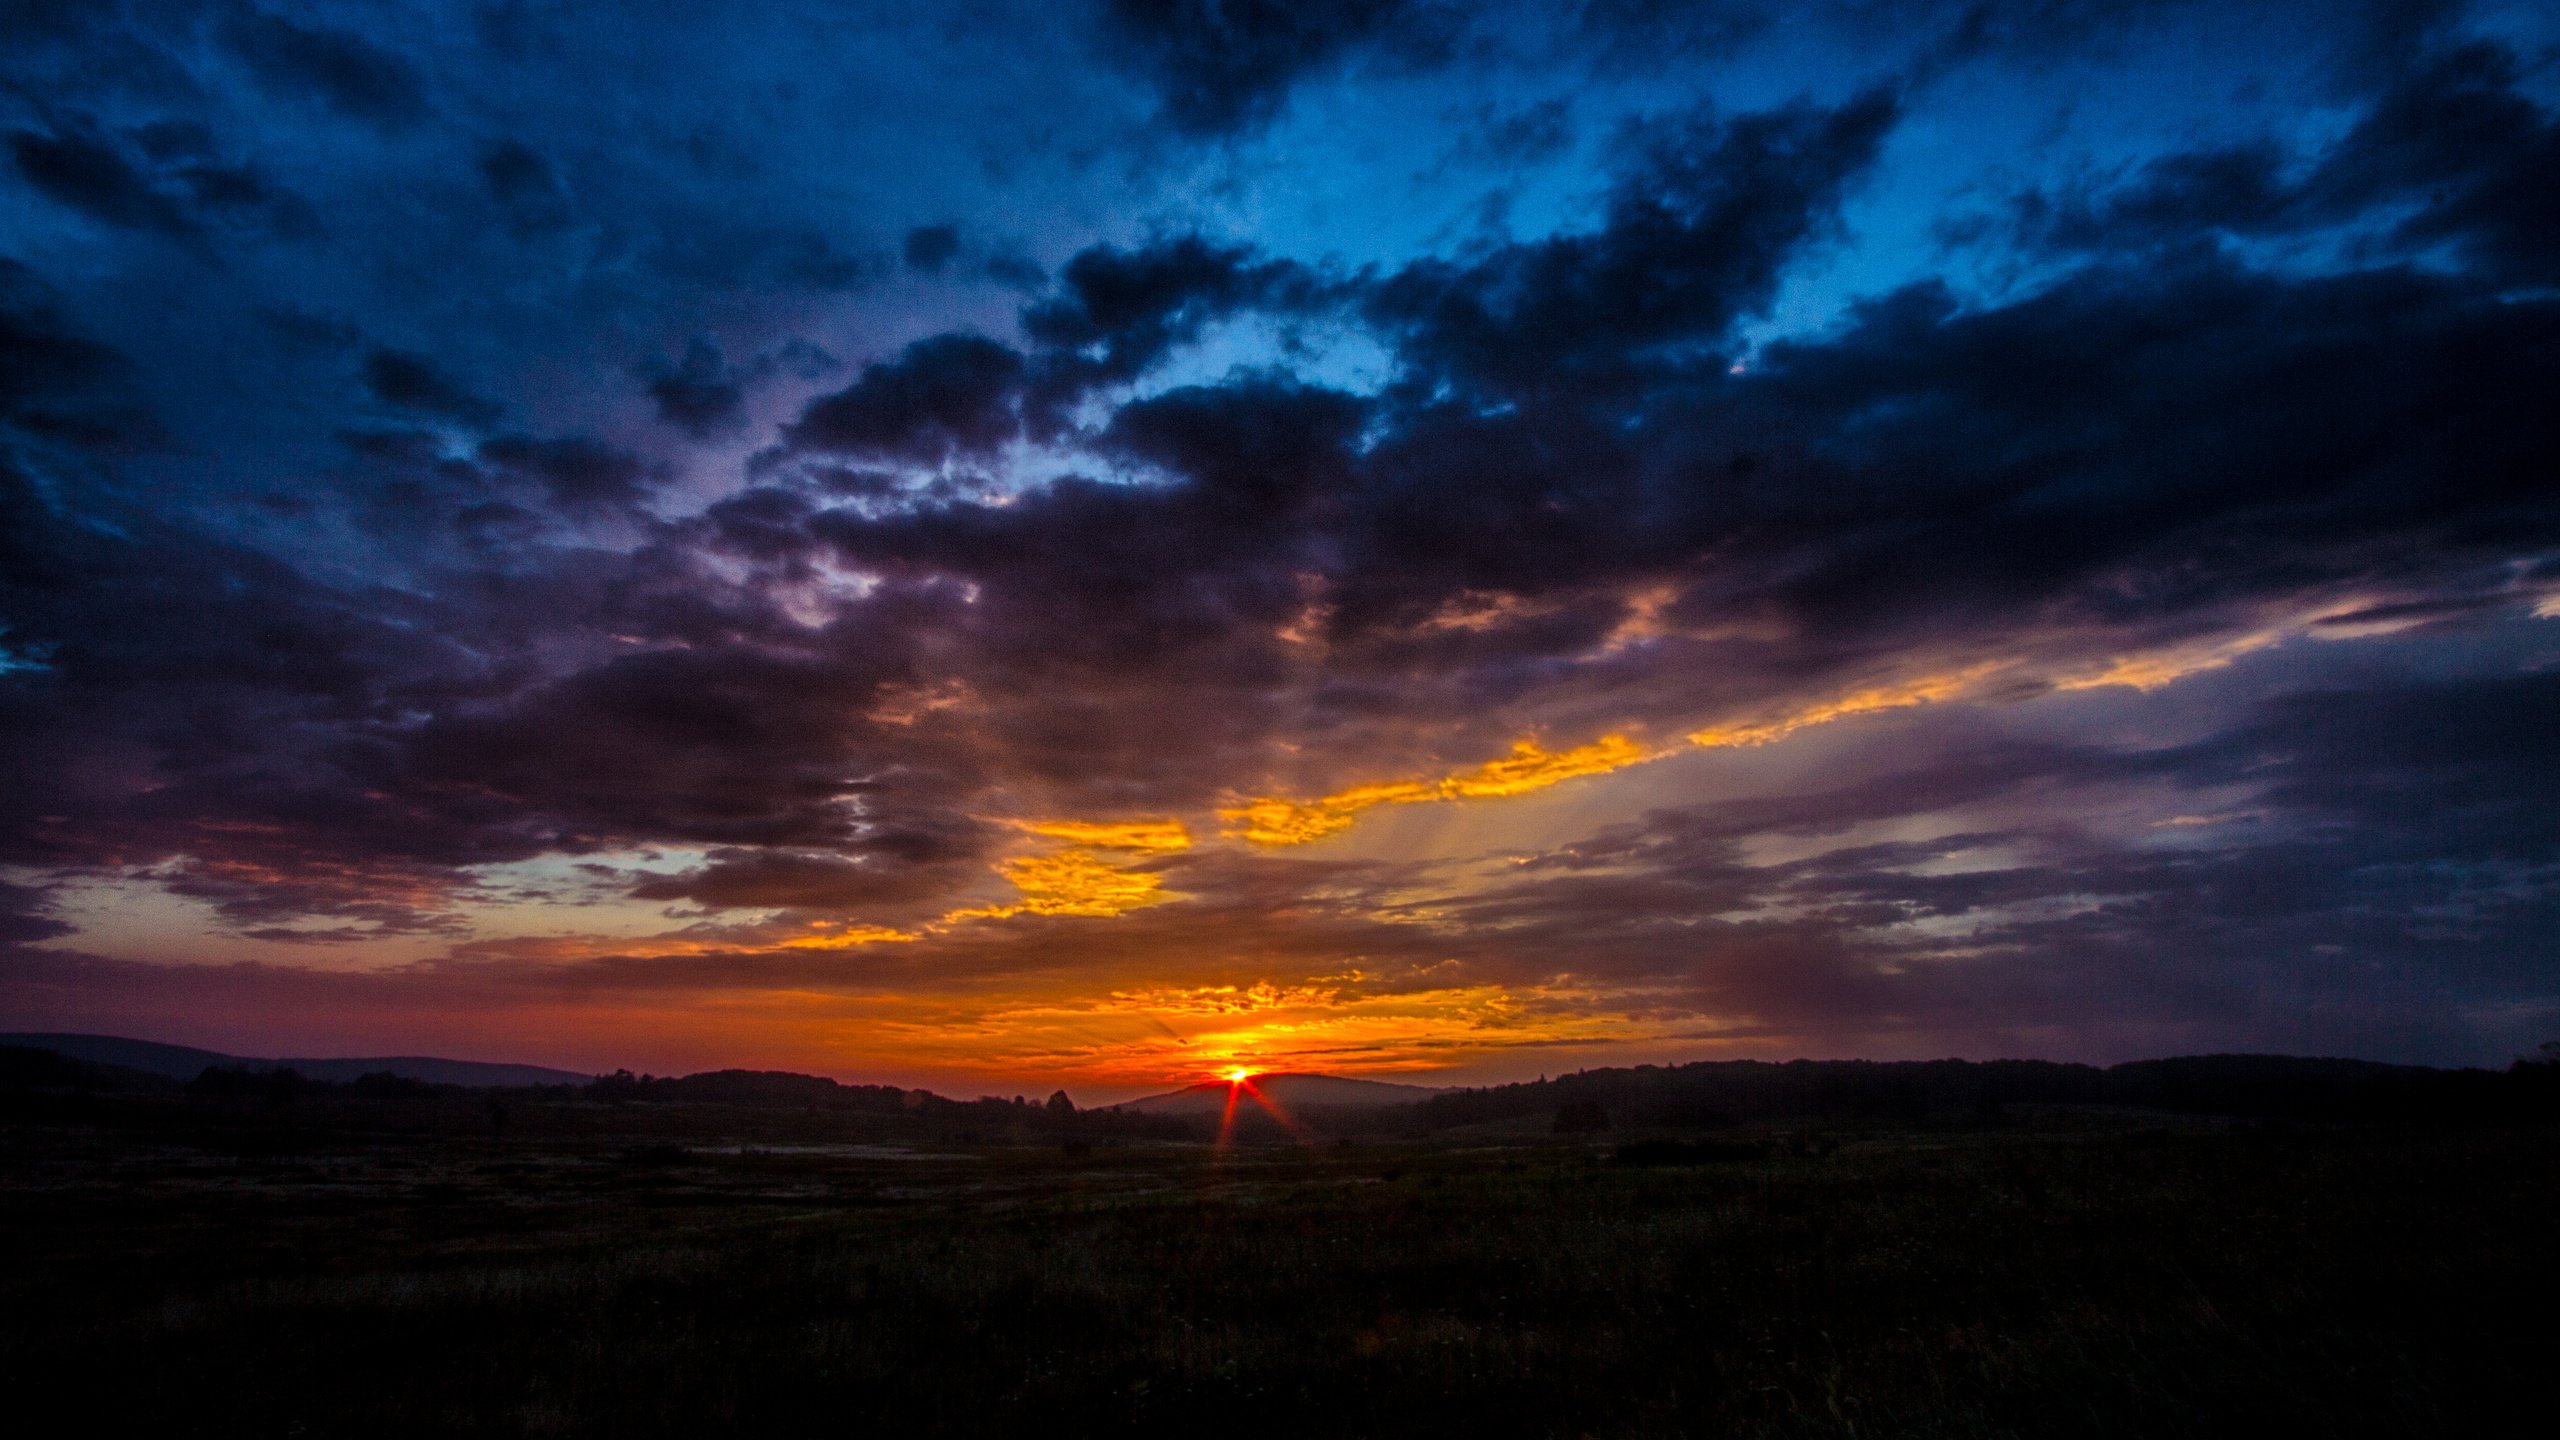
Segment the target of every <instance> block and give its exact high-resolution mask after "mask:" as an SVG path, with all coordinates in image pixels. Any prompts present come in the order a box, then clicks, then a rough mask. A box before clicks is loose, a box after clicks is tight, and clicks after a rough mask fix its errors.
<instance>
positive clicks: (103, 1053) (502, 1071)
mask: <svg viewBox="0 0 2560 1440" xmlns="http://www.w3.org/2000/svg"><path fill="white" fill-rule="evenodd" d="M0 1045H17V1046H24V1047H25V1048H27V1049H30V1050H50V1051H52V1052H53V1053H55V1054H57V1055H62V1056H66V1057H68V1058H70V1059H73V1060H83V1061H87V1062H88V1063H90V1064H93V1065H121V1066H123V1067H124V1068H126V1069H128V1070H140V1071H142V1072H143V1073H145V1074H149V1075H165V1076H167V1077H168V1078H170V1079H172V1080H193V1079H194V1078H196V1077H197V1076H198V1075H201V1074H203V1073H204V1072H205V1071H206V1070H207V1069H209V1068H213V1067H217V1066H219V1067H221V1068H223V1069H227V1070H292V1071H296V1072H298V1073H300V1074H301V1076H302V1077H303V1078H304V1079H306V1080H325V1081H328V1082H330V1083H331V1084H343V1083H344V1082H346V1081H349V1080H353V1079H355V1078H356V1077H358V1076H360V1075H379V1074H383V1073H386V1072H387V1073H389V1074H393V1075H397V1076H399V1077H400V1078H401V1079H403V1080H423V1081H425V1082H427V1083H428V1084H430V1085H465V1086H475V1087H494V1086H511V1085H584V1084H586V1083H587V1082H588V1081H590V1080H593V1079H594V1078H595V1077H594V1076H592V1075H582V1074H579V1073H578V1072H577V1071H574V1070H554V1069H552V1068H551V1067H549V1066H547V1065H503V1064H492V1063H490V1062H487V1061H482V1060H447V1059H444V1058H442V1057H441V1056H435V1055H376V1056H367V1057H361V1058H355V1059H343V1060H331V1059H312V1058H305V1057H293V1058H287V1059H281V1060H260V1059H253V1058H251V1057H248V1056H243V1055H225V1054H223V1053H222V1052H221V1051H219V1050H199V1049H196V1048H195V1047H194V1046H191V1045H163V1044H161V1043H159V1042H158V1041H156V1040H128V1039H125V1038H124V1037H122V1036H119V1035H65V1034H54V1033H48V1032H37V1033H19V1034H7V1035H0Z"/></svg>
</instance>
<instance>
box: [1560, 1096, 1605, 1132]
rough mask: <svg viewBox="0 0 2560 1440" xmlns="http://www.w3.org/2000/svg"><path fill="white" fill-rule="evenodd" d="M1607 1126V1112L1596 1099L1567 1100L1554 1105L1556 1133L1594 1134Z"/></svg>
mask: <svg viewBox="0 0 2560 1440" xmlns="http://www.w3.org/2000/svg"><path fill="white" fill-rule="evenodd" d="M1608 1128H1609V1112H1608V1111H1606V1110H1603V1109H1601V1108H1600V1102H1599V1101H1597V1100H1568V1101H1566V1102H1565V1103H1564V1104H1562V1105H1559V1106H1557V1107H1556V1133H1557V1134H1559V1135H1596V1134H1598V1133H1599V1132H1601V1131H1603V1130H1606V1129H1608Z"/></svg>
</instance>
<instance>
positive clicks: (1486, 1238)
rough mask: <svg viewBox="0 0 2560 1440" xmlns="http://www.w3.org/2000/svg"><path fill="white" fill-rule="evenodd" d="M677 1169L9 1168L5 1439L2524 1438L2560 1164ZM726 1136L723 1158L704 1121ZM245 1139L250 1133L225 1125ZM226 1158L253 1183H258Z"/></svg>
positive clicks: (688, 1154)
mask: <svg viewBox="0 0 2560 1440" xmlns="http://www.w3.org/2000/svg"><path fill="white" fill-rule="evenodd" d="M686 1124H687V1125H688V1126H689V1127H691V1128H690V1129H689V1130H688V1132H687V1133H688V1135H689V1136H690V1137H691V1138H689V1139H688V1141H687V1142H686V1146H685V1147H684V1149H683V1150H682V1151H681V1152H680V1153H679V1154H677V1155H676V1156H674V1157H672V1158H671V1157H669V1156H668V1155H666V1154H664V1153H657V1154H654V1155H644V1154H642V1153H641V1152H642V1151H644V1150H646V1148H647V1147H648V1146H649V1145H653V1144H655V1145H665V1144H668V1143H671V1142H668V1141H666V1140H663V1139H651V1138H650V1137H647V1136H637V1137H635V1136H633V1135H627V1134H626V1135H616V1134H613V1133H610V1132H611V1126H610V1125H603V1124H598V1125H593V1126H588V1127H584V1129H583V1130H582V1128H581V1127H578V1126H566V1127H561V1128H562V1131H563V1136H566V1137H567V1138H562V1137H561V1136H555V1137H552V1138H540V1139H519V1140H514V1141H510V1142H507V1143H503V1144H501V1143H496V1142H492V1141H489V1140H486V1139H470V1138H465V1137H462V1136H457V1135H450V1134H448V1135H434V1134H420V1135H411V1136H405V1137H403V1136H383V1135H368V1134H364V1133H361V1132H360V1131H356V1130H352V1129H343V1128H341V1129H328V1130H324V1131H319V1132H315V1133H305V1134H302V1135H300V1136H298V1137H296V1138H295V1139H294V1143H291V1144H275V1145H267V1146H262V1147H243V1146H240V1145H238V1144H232V1143H228V1142H226V1143H224V1144H220V1145H213V1146H210V1147H208V1146H204V1145H200V1144H195V1143H190V1142H189V1141H188V1140H187V1138H186V1136H185V1132H184V1130H183V1127H181V1128H179V1129H174V1130H172V1129H168V1128H166V1127H163V1128H162V1129H160V1130H151V1129H148V1128H147V1127H146V1128H139V1129H137V1128H133V1127H127V1128H124V1129H116V1128H113V1127H101V1126H97V1125H83V1124H76V1123H68V1122H63V1121H58V1120H56V1121H46V1122H42V1123H27V1124H19V1125H13V1126H12V1127H10V1128H9V1129H8V1131H7V1133H6V1146H7V1149H6V1159H7V1161H8V1165H7V1168H6V1172H5V1175H6V1178H5V1181H0V1206H5V1212H0V1214H5V1220H6V1225H5V1233H6V1235H7V1237H8V1239H7V1244H8V1246H9V1251H8V1253H7V1255H6V1260H7V1279H6V1280H5V1282H0V1285H5V1289H0V1295H5V1298H6V1301H7V1307H6V1308H7V1316H8V1319H7V1324H6V1327H5V1331H0V1366H5V1370H6V1374H7V1378H8V1380H9V1382H10V1385H11V1389H12V1391H13V1393H14V1394H15V1395H16V1396H18V1397H20V1399H19V1404H20V1406H21V1408H23V1409H51V1408H53V1407H52V1405H50V1404H47V1403H46V1402H47V1401H52V1402H56V1403H60V1402H68V1403H70V1404H72V1405H74V1406H76V1407H77V1413H80V1414H82V1415H83V1416H84V1417H86V1418H88V1419H89V1420H90V1421H92V1422H94V1423H104V1424H106V1425H108V1426H111V1427H120V1426H122V1425H133V1426H150V1427H154V1428H155V1429H159V1430H163V1431H174V1432H175V1433H182V1434H251V1433H256V1434H310V1435H334V1434H369V1435H407V1434H437V1435H484V1434H494V1435H515V1434H543V1435H612V1436H651V1435H679V1434H681V1435H699V1434H703V1433H738V1434H756V1435H801V1434H809V1435H816V1434H826V1435H845V1434H861V1433H876V1434H884V1435H906V1434H937V1435H938V1434H951V1435H1011V1434H1040V1435H1048V1434H1068V1435H1082V1434H1100V1433H1109V1434H1114V1435H1131V1434H1138V1435H1151V1434H1164V1435H1176V1434H1179V1435H1186V1436H1199V1435H1213V1436H1220V1437H1225V1436H1259V1435H1275V1436H1281V1435H1285V1436H1305V1435H1471V1436H1484V1435H1501V1436H1511V1435H1521V1436H1561V1437H1578V1436H1586V1435H1589V1436H1674V1435H1951V1436H1954V1435H1963V1436H1975V1435H1980V1436H1992V1435H2020V1436H2029V1435H2033V1436H2042V1435H2057V1434H2069V1435H2093V1436H2105V1435H2140V1436H2163V1435H2219V1434H2230V1433H2240V1432H2296V1433H2323V1434H2461V1435H2478V1434H2491V1433H2502V1432H2504V1433H2533V1431H2534V1429H2535V1427H2534V1426H2533V1425H2532V1424H2531V1423H2530V1421H2531V1420H2532V1419H2534V1418H2537V1417H2536V1413H2535V1407H2546V1408H2545V1409H2544V1411H2543V1413H2542V1416H2541V1417H2539V1418H2543V1419H2545V1420H2546V1421H2547V1404H2548V1401H2547V1398H2546V1397H2547V1394H2548V1377H2547V1370H2548V1366H2549V1364H2550V1357H2551V1354H2552V1349H2551V1345H2552V1341H2553V1339H2554V1325H2553V1301H2554V1297H2555V1290H2554V1287H2553V1283H2552V1282H2553V1279H2554V1276H2555V1265H2554V1260H2555V1251H2560V1240H2556V1239H2555V1236H2554V1234H2553V1230H2552V1226H2551V1211H2550V1197H2551V1196H2552V1195H2553V1194H2554V1193H2560V1192H2555V1188H2554V1185H2553V1181H2554V1180H2555V1179H2560V1174H2555V1171H2556V1170H2560V1161H2555V1148H2554V1146H2553V1145H2552V1143H2551V1141H2552V1139H2553V1136H2552V1135H2550V1134H2549V1133H2547V1132H2542V1131H2533V1130H2514V1129H2484V1130H2462V1131H2451V1132H2441V1133H2426V1132H2416V1131H2410V1130H2379V1129H2363V1130H2352V1129H2337V1130H2329V1129H2295V1130H2290V1131H2262V1130H2245V1129H2234V1128H2228V1127H2216V1126H2211V1125H2192V1124H2191V1125H2183V1126H2180V1127H2178V1128H2174V1129H2171V1128H2158V1127H2153V1126H2148V1125H2145V1124H2143V1123H2141V1122H2138V1121H2132V1120H2122V1121H2103V1122H2093V1121H2089V1120H2087V1119H2085V1118H2080V1119H2068V1120H2063V1121H2057V1123H2054V1124H2051V1125H2044V1126H2037V1125H2029V1126H2024V1127H2018V1126H2011V1127H2002V1128H1997V1129H1990V1130H1984V1131H1979V1132H1969V1133H1968V1132H1952V1133H1948V1132H1920V1131H1889V1130H1888V1131H1871V1132H1866V1133H1861V1134H1852V1135H1847V1136H1844V1137H1842V1138H1843V1140H1844V1141H1845V1143H1843V1144H1841V1145H1840V1146H1839V1148H1838V1149H1837V1150H1836V1152H1835V1153H1830V1154H1822V1153H1815V1152H1808V1153H1801V1154H1799V1153H1792V1150H1793V1147H1788V1146H1770V1147H1765V1153H1758V1152H1748V1153H1746V1150H1745V1147H1724V1146H1720V1147H1712V1148H1709V1149H1704V1150H1698V1151H1695V1152H1693V1158H1694V1159H1695V1163H1685V1164H1669V1165H1666V1164H1659V1163H1657V1164H1650V1165H1642V1164H1639V1165H1612V1164H1608V1163H1604V1162H1605V1160H1606V1157H1607V1156H1608V1155H1609V1154H1610V1152H1611V1150H1612V1148H1613V1147H1612V1144H1611V1141H1612V1140H1613V1139H1624V1138H1625V1137H1600V1138H1598V1139H1596V1140H1594V1141H1592V1142H1590V1143H1588V1144H1585V1143H1582V1142H1564V1141H1559V1140H1553V1139H1548V1138H1545V1137H1524V1136H1514V1137H1508V1138H1500V1137H1486V1136H1478V1137H1475V1139H1473V1140H1472V1141H1470V1140H1468V1139H1465V1138H1461V1139H1458V1140H1454V1141H1447V1142H1443V1143H1440V1144H1434V1145H1425V1144H1420V1143H1411V1144H1372V1145H1364V1146H1361V1147H1358V1148H1336V1147H1331V1146H1326V1147H1320V1148H1316V1149H1312V1150H1308V1149H1300V1148H1297V1147H1278V1146H1273V1147H1246V1148H1243V1149H1240V1150H1238V1151H1236V1152H1234V1153H1232V1154H1229V1155H1226V1156H1219V1155H1216V1154H1214V1153H1212V1152H1210V1151H1209V1150H1207V1149H1205V1148H1203V1147H1193V1146H1173V1145H1166V1146H1152V1147H1149V1146H1126V1147H1103V1148H1099V1149H1096V1150H1093V1151H1092V1152H1090V1153H1088V1154H1082V1155H1074V1156H1069V1155H1066V1154H1063V1153H1061V1151H1060V1150H1059V1149H1058V1148H1056V1147H1054V1146H1052V1147H1046V1148H1031V1147H1011V1148H1008V1147H1001V1146H980V1147H954V1146H921V1147H918V1148H917V1149H915V1150H912V1151H905V1152H901V1151H898V1150H894V1149H889V1148H885V1147H868V1148H860V1149H857V1148H853V1147H845V1148H841V1149H834V1150H830V1149H825V1148H820V1149H815V1150H803V1149H785V1148H780V1147H776V1148H772V1149H765V1150H759V1149H758V1148H757V1147H755V1146H753V1145H746V1146H735V1147H730V1149H731V1150H732V1151H733V1152H734V1153H712V1152H711V1151H710V1150H709V1149H708V1148H706V1147H704V1146H703V1145H701V1144H700V1143H699V1141H700V1137H701V1135H702V1134H703V1133H704V1132H705V1125H706V1122H705V1120H704V1117H703V1116H702V1115H700V1114H697V1115H694V1116H692V1117H691V1118H690V1119H688V1120H687V1122H686ZM713 1128H716V1127H713ZM234 1138H235V1139H236V1137H234ZM244 1150H252V1151H261V1150H262V1151H264V1152H265V1153H243V1151H244Z"/></svg>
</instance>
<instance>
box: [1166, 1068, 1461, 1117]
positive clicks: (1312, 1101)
mask: <svg viewBox="0 0 2560 1440" xmlns="http://www.w3.org/2000/svg"><path fill="white" fill-rule="evenodd" d="M1253 1086H1254V1088H1255V1089H1257V1090H1259V1091H1261V1092H1262V1093H1263V1094H1264V1095H1265V1096H1267V1097H1269V1099H1270V1101H1271V1103H1273V1104H1274V1105H1278V1106H1280V1107H1282V1108H1283V1109H1295V1110H1370V1109H1377V1108H1380V1107H1383V1106H1388V1105H1411V1104H1414V1103H1415V1102H1417V1101H1422V1100H1428V1099H1430V1098H1431V1097H1432V1096H1434V1095H1437V1094H1439V1093H1440V1092H1439V1091H1438V1090H1435V1089H1432V1088H1431V1087H1429V1086H1424V1085H1396V1084H1392V1083H1389V1082H1387V1081H1383V1080H1352V1079H1348V1078H1346V1077H1344V1076H1340V1075H1298V1074H1280V1075H1256V1076H1254V1077H1253ZM1229 1088H1230V1087H1229V1086H1228V1084H1227V1082H1226V1081H1224V1080H1212V1081H1209V1082H1207V1083H1206V1084H1201V1085H1194V1086H1192V1087H1190V1088H1189V1089H1187V1090H1176V1091H1173V1092H1172V1093H1170V1094H1165V1095H1150V1096H1148V1097H1146V1098H1145V1099H1143V1100H1131V1101H1129V1102H1127V1103H1126V1104H1123V1105H1120V1106H1118V1107H1116V1108H1118V1109H1122V1110H1129V1111H1134V1112H1136V1113H1138V1114H1141V1115H1215V1114H1218V1113H1219V1112H1221V1111H1223V1110H1225V1109H1226V1108H1227V1092H1228V1090H1229Z"/></svg>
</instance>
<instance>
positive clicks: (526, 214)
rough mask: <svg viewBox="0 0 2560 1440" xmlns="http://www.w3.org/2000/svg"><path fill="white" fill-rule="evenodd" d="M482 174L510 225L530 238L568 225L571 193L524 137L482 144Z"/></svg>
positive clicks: (518, 234) (490, 192)
mask: <svg viewBox="0 0 2560 1440" xmlns="http://www.w3.org/2000/svg"><path fill="white" fill-rule="evenodd" d="M480 178H481V179H482V180H483V181H484V182H486V183H487V185H488V187H489V197H490V198H491V199H493V200H495V201H497V202H498V206H499V208H500V209H502V210H504V211H505V212H506V215H507V228H508V229H510V230H512V231H514V232H515V235H516V238H517V239H519V240H529V239H532V238H533V237H535V236H538V235H545V234H549V233H551V232H553V231H556V230H561V229H565V228H567V226H568V224H569V220H570V212H569V194H568V191H566V190H565V189H563V188H562V187H561V184H560V177H559V175H558V174H557V173H555V172H554V171H553V170H552V168H551V162H550V161H548V160H545V159H544V158H542V156H541V155H540V154H539V153H538V152H536V151H535V150H534V149H533V148H532V147H531V146H529V145H526V144H525V143H524V142H523V141H521V140H515V139H499V140H492V141H490V142H489V143H488V144H486V145H484V146H482V147H481V148H480Z"/></svg>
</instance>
